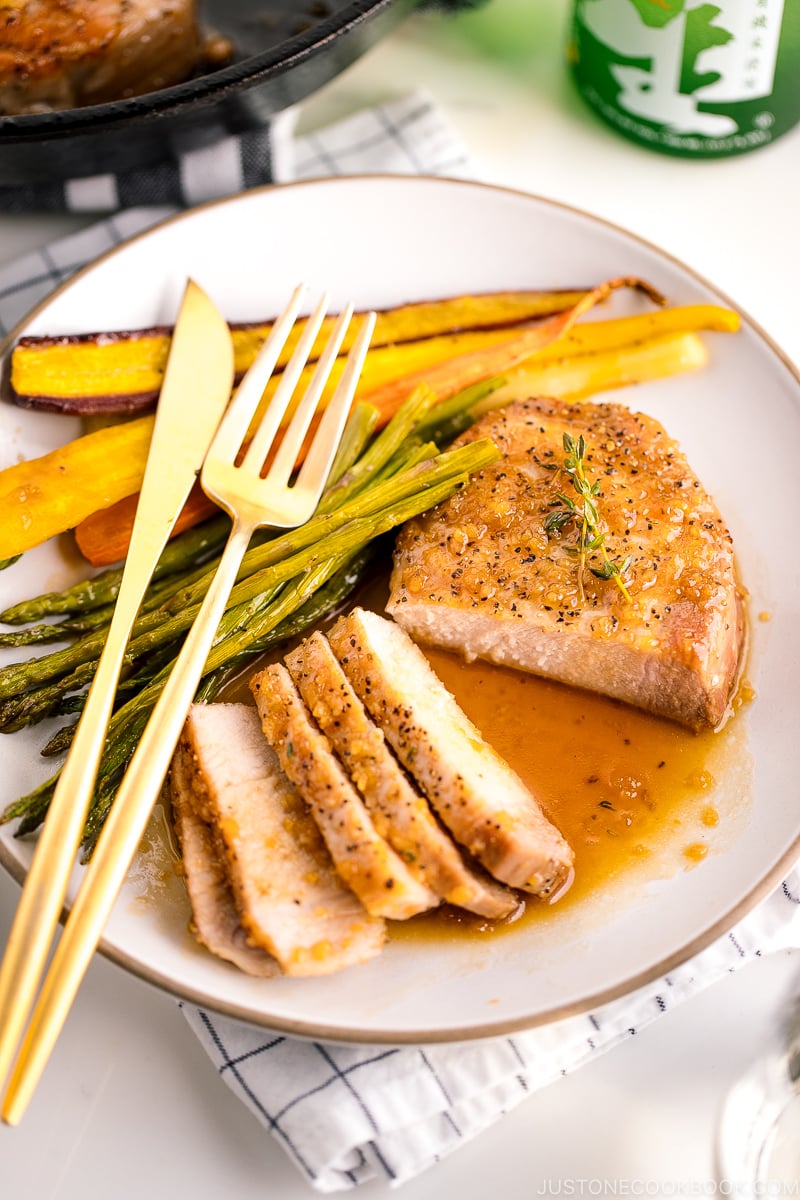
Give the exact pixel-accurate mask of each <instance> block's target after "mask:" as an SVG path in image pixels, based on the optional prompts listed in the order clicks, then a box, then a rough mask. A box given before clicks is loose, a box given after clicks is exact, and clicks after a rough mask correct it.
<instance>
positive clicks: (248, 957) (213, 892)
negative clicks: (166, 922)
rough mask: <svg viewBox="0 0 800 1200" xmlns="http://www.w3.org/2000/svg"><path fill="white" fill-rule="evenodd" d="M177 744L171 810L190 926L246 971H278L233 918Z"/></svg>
mask: <svg viewBox="0 0 800 1200" xmlns="http://www.w3.org/2000/svg"><path fill="white" fill-rule="evenodd" d="M187 758H188V756H187V753H186V751H185V749H184V747H183V746H178V748H177V749H176V751H175V755H174V757H173V760H172V765H171V767H170V773H169V788H170V796H171V799H172V815H173V820H174V824H175V832H176V834H177V837H178V844H179V845H180V848H181V860H182V862H183V874H184V878H185V880H186V889H187V891H188V893H189V900H190V902H191V906H192V922H191V929H192V932H193V933H194V935H195V937H196V938H197V940H198V942H200V944H201V945H203V946H205V947H206V949H208V950H210V951H211V953H212V954H215V955H216V956H217V957H218V958H224V959H226V961H227V962H231V963H233V964H234V966H236V967H238V968H239V970H240V971H245V972H246V973H247V974H248V975H260V976H265V977H269V976H272V975H280V973H281V969H280V967H279V966H278V963H277V961H276V959H274V958H273V957H272V955H271V954H267V952H266V950H262V949H260V947H258V946H251V945H249V943H248V941H247V934H246V933H245V931H244V928H243V927H242V923H241V921H240V920H239V913H238V911H237V909H236V902H235V900H234V897H233V890H232V888H231V884H230V880H229V879H228V871H227V867H226V866H225V863H224V861H223V860H222V859H221V858H220V856H219V854H218V853H217V845H216V839H215V837H214V833H213V830H212V829H211V826H210V825H207V824H206V822H205V821H203V820H201V818H200V817H199V816H198V815H197V813H196V811H195V808H194V801H193V793H192V786H191V776H192V768H191V760H190V759H189V761H188V763H187Z"/></svg>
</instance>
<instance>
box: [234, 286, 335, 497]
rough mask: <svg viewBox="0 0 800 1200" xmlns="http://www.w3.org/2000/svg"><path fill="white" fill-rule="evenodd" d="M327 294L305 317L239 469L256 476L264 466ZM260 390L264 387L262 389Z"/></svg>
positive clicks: (313, 338) (316, 330) (325, 306)
mask: <svg viewBox="0 0 800 1200" xmlns="http://www.w3.org/2000/svg"><path fill="white" fill-rule="evenodd" d="M328 299H329V297H328V293H327V292H325V293H324V294H323V296H322V299H321V300H320V302H319V304H318V305H317V307H316V309H315V310H314V312H313V313H312V314H311V316H310V317H309V318H308V321H307V322H306V326H305V329H304V330H303V332H302V334H301V336H300V339H299V341H298V343H297V346H296V347H295V351H294V354H293V355H292V357H291V358H290V359H289V361H288V363H287V364H286V366H285V367H284V369H283V374H282V375H281V377H280V380H279V381H278V386H277V388H276V389H275V393H274V395H273V396H272V398H271V399H270V402H269V407H268V408H267V411H266V412H265V414H264V416H263V417H262V418H261V421H260V423H259V426H258V429H256V430H255V432H254V433H253V439H252V441H251V443H250V445H249V447H248V449H247V453H246V454H245V456H244V460H243V462H242V466H243V467H244V468H245V469H246V470H250V471H253V472H255V473H256V474H258V472H259V471H260V470H261V468H262V466H263V465H264V459H265V458H266V457H267V453H268V451H269V448H270V446H271V445H272V443H273V442H274V441H275V437H276V435H277V433H278V430H279V429H280V426H281V421H282V420H283V418H284V416H285V413H286V409H287V408H288V407H289V404H290V402H291V399H292V397H293V395H294V391H295V388H296V387H297V383H298V380H299V379H300V376H301V374H302V372H303V367H304V366H305V365H306V363H307V362H308V357H309V354H310V353H311V348H312V346H313V345H314V342H315V341H316V340H317V335H318V333H319V331H320V329H321V327H322V322H323V320H324V319H325V313H326V312H327V309H328ZM262 391H263V386H262Z"/></svg>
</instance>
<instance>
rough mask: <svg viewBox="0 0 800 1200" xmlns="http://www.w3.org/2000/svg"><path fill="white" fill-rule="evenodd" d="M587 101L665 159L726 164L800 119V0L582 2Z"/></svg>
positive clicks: (576, 30) (582, 86) (580, 66)
mask: <svg viewBox="0 0 800 1200" xmlns="http://www.w3.org/2000/svg"><path fill="white" fill-rule="evenodd" d="M568 56H569V60H570V63H571V65H572V70H573V72H574V75H575V80H576V82H577V85H578V88H579V90H580V92H581V94H582V96H583V97H584V99H585V100H586V101H587V103H588V104H589V105H591V107H592V108H593V109H594V110H595V111H596V112H597V113H598V114H599V115H600V116H601V117H603V118H604V120H606V121H608V123H609V124H610V125H613V126H614V127H615V128H616V129H618V130H619V131H620V133H623V134H625V135H626V136H627V137H629V138H632V139H633V140H634V141H636V142H640V143H641V144H642V145H644V146H649V147H651V148H652V149H653V150H660V151H662V152H664V153H666V154H677V155H680V156H682V157H684V158H721V157H726V156H728V155H732V154H743V153H744V152H746V151H747V150H754V149H756V148H758V147H759V146H765V145H767V144H768V143H769V142H772V141H774V140H775V138H777V137H780V135H781V134H783V133H786V132H787V130H789V129H791V128H792V127H793V126H794V125H796V124H797V123H798V121H800V0H714V2H713V3H710V2H709V0H575V8H574V15H573V21H572V31H571V37H570V43H569V50H568Z"/></svg>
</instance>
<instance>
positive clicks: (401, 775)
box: [284, 631, 519, 920]
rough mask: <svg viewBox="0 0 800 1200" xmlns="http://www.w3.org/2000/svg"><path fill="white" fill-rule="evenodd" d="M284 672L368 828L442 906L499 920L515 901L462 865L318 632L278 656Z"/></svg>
mask: <svg viewBox="0 0 800 1200" xmlns="http://www.w3.org/2000/svg"><path fill="white" fill-rule="evenodd" d="M284 661H285V663H286V666H287V667H288V669H289V673H290V675H291V676H292V678H293V679H294V682H295V684H296V686H297V688H298V690H299V691H300V694H301V696H302V697H303V700H304V701H305V703H306V705H307V706H308V709H309V711H310V713H311V715H312V717H313V718H314V720H315V721H316V723H317V725H318V726H319V728H320V729H321V731H322V732H323V733H324V734H325V736H326V737H327V738H328V740H329V742H330V743H331V746H332V747H333V749H334V752H335V753H336V755H337V756H338V758H339V761H340V762H341V763H342V765H343V766H344V768H345V770H346V772H347V774H348V775H349V776H350V778H351V780H352V781H353V783H354V785H355V787H356V788H357V789H358V791H359V792H360V793H361V795H362V796H363V798H364V803H365V804H366V806H367V808H368V810H369V812H370V815H371V816H372V819H373V821H374V823H375V828H376V829H377V830H378V832H379V833H380V834H381V836H382V837H384V838H386V840H387V841H388V842H389V843H390V844H391V845H392V846H393V847H394V849H395V850H396V851H397V852H398V854H399V855H400V857H401V858H402V859H403V860H404V861H405V862H406V863H407V864H408V868H409V870H410V871H411V873H412V874H413V875H416V876H417V878H418V879H420V880H421V881H422V882H423V883H425V884H426V885H427V886H428V887H429V888H431V889H432V890H433V891H434V892H435V893H436V895H437V896H440V897H441V898H442V899H443V900H446V901H447V902H448V903H449V904H455V905H457V906H459V907H460V908H464V909H467V910H468V911H469V912H473V913H477V914H479V915H480V916H483V917H488V918H490V919H493V920H499V919H501V918H502V917H507V916H509V915H510V914H511V913H512V912H514V910H515V909H516V908H517V907H518V904H519V902H518V900H517V897H516V896H515V895H514V893H513V892H511V891H510V890H509V889H508V888H506V887H503V886H502V885H501V884H499V883H497V882H496V881H495V880H493V879H492V878H491V877H490V876H489V875H487V874H485V873H484V872H483V871H482V870H481V869H480V868H476V867H474V866H471V865H470V864H468V863H467V862H466V861H465V859H464V856H463V854H462V853H461V851H460V850H459V848H458V846H456V844H455V842H454V841H453V839H452V838H451V837H450V835H449V834H448V833H447V832H446V831H445V830H444V829H443V828H442V826H441V825H440V824H439V822H438V821H437V820H436V818H435V816H434V815H433V813H432V812H431V809H430V805H429V804H428V801H427V800H426V799H425V797H424V796H423V795H422V794H421V793H420V792H419V791H418V790H417V788H416V787H415V786H414V784H413V783H412V782H411V780H410V778H409V776H408V775H407V774H406V772H405V771H404V770H403V769H402V767H401V766H400V764H399V763H398V761H397V759H396V758H395V757H394V755H393V754H392V752H391V750H390V749H389V747H388V746H387V744H386V740H385V738H384V735H383V733H382V731H381V730H380V729H379V728H378V727H377V725H376V724H375V723H374V722H373V721H372V720H371V719H370V717H369V715H368V714H367V711H366V709H365V708H364V705H363V704H362V703H361V700H360V699H359V698H358V696H357V695H356V692H355V690H354V688H353V686H352V684H351V683H350V681H349V680H348V678H347V676H346V675H345V673H344V671H343V670H342V668H341V666H340V664H339V662H338V660H337V658H336V655H335V654H334V653H333V651H332V650H331V647H330V644H329V643H328V641H327V639H326V638H325V636H324V635H323V634H322V633H320V632H319V631H317V632H315V633H312V635H311V636H310V637H309V638H307V639H305V640H304V641H303V642H302V643H301V644H300V645H299V646H298V647H297V648H296V649H295V650H293V651H292V652H291V654H288V655H287V656H286V658H285V659H284Z"/></svg>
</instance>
